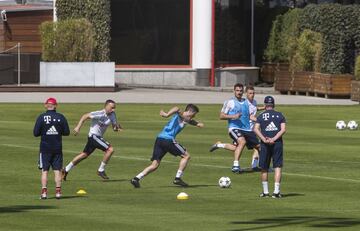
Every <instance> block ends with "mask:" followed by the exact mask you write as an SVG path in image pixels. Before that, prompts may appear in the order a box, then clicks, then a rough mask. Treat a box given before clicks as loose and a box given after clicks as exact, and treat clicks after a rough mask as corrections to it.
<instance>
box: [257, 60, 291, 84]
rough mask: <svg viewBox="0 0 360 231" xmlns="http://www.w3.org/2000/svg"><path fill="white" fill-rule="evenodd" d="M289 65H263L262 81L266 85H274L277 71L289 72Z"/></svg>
mask: <svg viewBox="0 0 360 231" xmlns="http://www.w3.org/2000/svg"><path fill="white" fill-rule="evenodd" d="M288 70H289V64H287V63H263V64H262V67H261V80H262V81H264V82H266V83H274V81H275V74H276V71H288Z"/></svg>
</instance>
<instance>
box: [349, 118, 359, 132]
mask: <svg viewBox="0 0 360 231" xmlns="http://www.w3.org/2000/svg"><path fill="white" fill-rule="evenodd" d="M347 127H348V129H350V130H356V129H357V128H358V124H357V123H356V121H355V120H350V121H349V123H348V124H347Z"/></svg>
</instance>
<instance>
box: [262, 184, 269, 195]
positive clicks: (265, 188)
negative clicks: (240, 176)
mask: <svg viewBox="0 0 360 231" xmlns="http://www.w3.org/2000/svg"><path fill="white" fill-rule="evenodd" d="M262 186H263V193H265V194H269V186H268V182H267V181H263V182H262Z"/></svg>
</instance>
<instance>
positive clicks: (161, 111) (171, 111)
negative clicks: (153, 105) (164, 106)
mask: <svg viewBox="0 0 360 231" xmlns="http://www.w3.org/2000/svg"><path fill="white" fill-rule="evenodd" d="M179 111H180V108H178V107H173V108H171V109H170V110H169V111H168V112H165V111H164V110H160V116H161V117H164V118H168V117H169V116H171V115H173V114H174V113H176V112H179Z"/></svg>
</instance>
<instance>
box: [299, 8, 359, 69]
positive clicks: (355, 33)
mask: <svg viewBox="0 0 360 231" xmlns="http://www.w3.org/2000/svg"><path fill="white" fill-rule="evenodd" d="M359 19H360V6H359V5H346V6H344V5H339V4H320V5H308V6H306V7H305V8H304V10H303V12H302V14H301V16H300V30H304V29H310V30H313V31H316V32H320V33H321V34H323V36H324V37H323V43H322V55H321V59H322V64H321V72H324V73H330V74H344V73H353V70H354V61H355V51H356V49H359V48H360V35H359V34H360V30H359V29H360V20H359Z"/></svg>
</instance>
